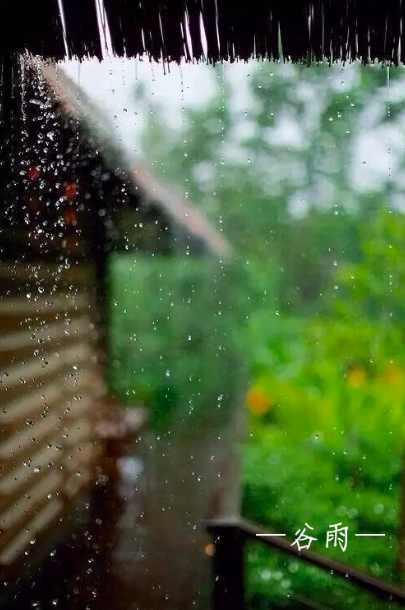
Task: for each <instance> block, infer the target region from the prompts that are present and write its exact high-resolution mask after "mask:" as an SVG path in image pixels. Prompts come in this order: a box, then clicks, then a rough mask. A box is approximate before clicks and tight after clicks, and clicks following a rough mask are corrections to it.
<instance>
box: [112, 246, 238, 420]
mask: <svg viewBox="0 0 405 610" xmlns="http://www.w3.org/2000/svg"><path fill="white" fill-rule="evenodd" d="M234 283H235V271H234V270H233V269H231V268H229V267H226V266H224V265H221V264H219V263H217V262H216V261H210V260H209V259H207V258H205V257H201V258H193V259H192V258H191V257H190V258H187V257H179V256H175V257H167V258H164V257H151V258H146V257H142V256H140V257H137V258H134V256H133V255H130V254H128V255H119V256H116V257H114V258H112V260H111V263H110V284H111V292H112V294H113V295H114V303H113V306H112V310H111V316H110V345H111V355H112V368H111V371H110V378H111V386H112V390H113V391H114V392H115V393H116V394H118V395H120V396H121V397H123V398H124V400H125V402H126V403H127V404H131V403H133V402H134V401H135V402H138V403H139V402H141V403H142V404H144V405H146V406H148V407H149V408H150V410H151V419H152V425H153V427H154V428H156V429H158V430H160V431H161V432H162V431H166V432H167V430H168V429H171V428H176V429H177V428H179V427H187V426H193V425H194V426H195V423H196V421H198V422H199V424H200V425H202V426H204V425H207V426H208V425H210V426H215V425H224V423H226V421H227V419H228V417H229V411H230V409H231V408H232V407H235V405H236V404H237V403H238V402H239V403H240V399H241V391H242V392H243V391H244V381H243V379H244V376H243V366H242V362H241V358H240V351H239V348H238V343H237V340H236V338H235V331H236V329H237V328H238V327H239V326H240V318H239V319H238V315H239V316H240V313H238V312H240V311H241V307H240V306H239V304H238V302H235V299H234V296H232V295H233V294H234V293H233V291H232V285H233V284H234ZM230 297H231V299H232V300H231V301H230Z"/></svg>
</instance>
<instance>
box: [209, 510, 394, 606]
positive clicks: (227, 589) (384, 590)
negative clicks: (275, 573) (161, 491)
mask: <svg viewBox="0 0 405 610" xmlns="http://www.w3.org/2000/svg"><path fill="white" fill-rule="evenodd" d="M207 530H208V532H209V533H210V534H211V535H212V537H213V542H214V545H215V553H214V556H213V604H212V607H213V610H223V608H232V609H233V610H242V609H243V608H245V595H244V545H245V542H246V541H254V542H256V543H257V544H261V545H263V546H267V547H268V548H269V549H273V550H277V551H281V552H282V553H285V554H287V555H291V556H293V557H295V558H296V559H298V560H301V561H303V562H305V563H308V564H311V565H313V566H316V567H318V568H320V569H321V570H324V571H325V572H328V573H329V574H331V575H332V576H334V577H340V578H343V579H344V580H345V581H346V582H350V583H352V584H353V585H356V586H357V587H359V588H360V589H362V590H364V591H368V592H370V593H371V594H372V595H374V597H375V598H378V599H381V600H386V601H390V602H395V603H397V604H400V605H404V606H405V591H404V590H402V589H399V588H398V587H395V586H393V585H390V584H388V583H386V582H384V581H383V580H380V579H379V578H374V577H373V576H370V575H369V574H367V573H365V572H361V571H360V570H357V569H356V568H353V567H351V566H348V565H345V564H343V563H340V562H338V561H335V560H334V559H330V558H328V557H325V556H324V555H320V554H319V553H315V552H313V551H310V550H301V551H299V550H298V549H297V548H296V547H295V546H291V543H290V541H288V540H286V539H285V538H278V537H275V536H269V537H266V536H263V534H270V533H271V532H269V531H266V530H265V529H263V528H262V527H260V526H258V525H256V524H254V523H251V522H250V521H247V520H245V519H242V518H240V517H235V518H218V519H213V520H211V521H209V522H208V524H207Z"/></svg>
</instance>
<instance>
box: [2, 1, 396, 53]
mask: <svg viewBox="0 0 405 610" xmlns="http://www.w3.org/2000/svg"><path fill="white" fill-rule="evenodd" d="M404 14H405V3H403V2H402V0H390V1H387V2H383V1H382V0H376V1H374V2H366V1H364V0H253V1H252V2H246V1H240V2H235V0H232V1H230V0H170V1H165V2H163V1H162V0H138V1H134V0H99V1H97V2H96V1H95V0H41V2H33V1H32V0H15V1H14V2H11V3H7V8H5V7H3V14H2V18H1V20H0V55H7V54H10V53H12V52H14V51H17V52H24V51H28V52H29V53H32V54H34V55H40V56H42V57H46V58H52V59H54V60H55V59H62V58H64V57H66V55H68V56H70V57H74V56H76V57H78V58H80V59H82V58H85V57H89V56H90V57H98V58H100V59H101V58H102V57H103V48H105V46H106V43H107V42H108V46H109V47H110V48H111V50H112V52H113V53H114V54H116V55H118V56H121V57H124V56H127V57H136V56H138V55H143V54H144V53H146V54H147V55H149V56H150V57H151V58H154V59H156V60H160V59H164V60H172V61H179V60H180V59H182V58H185V59H186V60H201V59H204V60H209V61H219V60H221V59H229V60H234V59H238V58H239V59H242V60H247V59H249V58H251V57H262V58H263V57H270V58H273V59H276V60H277V59H281V58H285V59H291V60H293V61H304V62H312V61H319V60H323V59H325V58H326V59H327V60H332V61H334V60H337V59H342V60H345V61H346V60H354V59H361V60H362V61H365V62H367V61H370V60H375V59H377V60H380V61H381V60H383V61H389V62H394V63H399V62H402V61H403V60H404V55H405V41H404V35H405V33H404V28H403V18H404Z"/></svg>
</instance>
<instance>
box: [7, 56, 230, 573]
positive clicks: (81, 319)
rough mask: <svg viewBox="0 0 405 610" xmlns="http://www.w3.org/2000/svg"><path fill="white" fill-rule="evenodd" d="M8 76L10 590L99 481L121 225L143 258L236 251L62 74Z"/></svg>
mask: <svg viewBox="0 0 405 610" xmlns="http://www.w3.org/2000/svg"><path fill="white" fill-rule="evenodd" d="M8 68H9V71H8V72H6V71H4V72H3V89H2V92H3V100H2V101H3V103H2V106H1V129H2V136H3V143H2V154H1V160H0V171H1V177H2V182H1V190H2V192H1V219H0V295H1V296H0V404H1V411H0V435H1V444H0V469H1V470H0V472H1V474H0V532H1V533H0V572H1V573H2V574H3V580H8V579H9V578H15V575H16V574H17V575H21V571H22V566H25V567H26V566H27V561H28V564H29V565H31V564H32V563H33V562H34V561H36V560H37V558H38V557H37V556H40V555H41V553H43V552H44V551H43V548H46V549H49V545H52V544H54V542H55V540H57V539H58V536H59V535H60V531H61V530H63V528H65V529H66V526H67V525H68V524H69V523H70V524H71V522H72V521H75V520H76V521H77V520H79V521H80V519H82V518H83V517H82V516H81V515H82V512H81V511H80V510H79V508H80V506H83V504H85V502H86V499H87V498H88V493H89V490H91V489H92V487H93V486H94V485H95V482H96V480H97V476H98V474H99V465H100V462H101V460H102V456H103V452H104V451H105V443H103V440H102V438H100V434H99V430H100V429H101V427H102V426H101V424H102V423H103V421H104V422H105V420H106V418H107V420H108V418H110V419H111V417H113V416H114V417H115V416H116V411H114V410H113V411H112V410H111V406H109V404H110V403H109V402H108V400H107V396H106V394H107V390H106V383H105V367H106V363H105V359H106V350H107V349H108V345H107V343H108V342H107V337H106V333H105V320H106V289H105V288H106V279H105V265H106V257H107V256H108V253H109V251H110V250H111V249H113V248H114V244H115V245H117V244H118V245H119V244H121V247H122V246H123V245H124V247H125V244H123V240H122V239H121V241H120V240H119V239H117V237H118V238H119V235H117V226H118V225H117V223H116V222H115V220H116V217H117V215H118V216H119V215H120V213H122V214H124V215H125V210H127V211H128V210H132V211H133V212H132V214H135V216H136V219H137V222H138V226H139V227H140V229H139V231H138V233H135V244H133V247H134V248H136V249H137V250H141V251H144V252H149V254H150V253H154V252H160V253H162V254H165V253H168V252H170V251H172V250H173V249H175V250H176V249H177V250H178V251H184V252H187V253H193V252H196V253H201V252H208V253H210V254H211V255H214V256H215V257H219V258H224V257H226V256H227V255H228V254H229V246H228V245H227V243H226V241H225V240H224V239H223V237H222V235H221V234H220V233H218V232H217V231H216V230H214V228H213V227H211V226H210V225H209V224H208V222H207V221H206V220H205V219H204V217H203V216H202V215H201V214H200V213H199V212H198V211H197V210H196V209H195V208H193V207H192V206H191V205H190V204H189V203H187V202H185V201H182V200H181V199H180V198H178V197H176V196H173V195H172V194H171V193H170V192H169V191H168V190H166V189H164V188H163V187H162V186H161V185H160V184H159V183H158V182H157V181H156V180H155V179H154V178H153V177H152V175H151V174H150V172H149V170H148V168H147V167H146V166H145V165H141V164H139V163H136V162H135V161H132V160H131V159H128V158H127V157H126V156H125V154H124V153H123V152H122V150H121V148H120V146H119V144H118V143H115V142H114V135H113V134H114V129H113V128H110V127H109V126H108V120H107V119H106V118H105V117H103V116H102V115H101V114H100V111H98V109H97V108H96V107H95V106H94V105H92V103H91V102H90V101H89V100H88V98H87V97H86V96H85V94H84V93H83V92H82V91H81V90H80V89H78V88H77V86H76V85H75V84H74V83H73V82H72V81H71V80H70V79H69V78H67V77H66V75H64V73H63V71H62V70H61V69H58V68H57V67H56V66H55V65H53V64H45V63H42V62H39V61H33V60H28V59H27V58H23V57H22V58H19V59H18V60H15V61H14V63H10V64H9V66H8ZM132 219H133V217H132ZM118 224H119V223H118ZM42 542H44V543H46V544H45V546H44V545H43V544H42ZM41 549H42V550H41ZM27 557H28V559H27Z"/></svg>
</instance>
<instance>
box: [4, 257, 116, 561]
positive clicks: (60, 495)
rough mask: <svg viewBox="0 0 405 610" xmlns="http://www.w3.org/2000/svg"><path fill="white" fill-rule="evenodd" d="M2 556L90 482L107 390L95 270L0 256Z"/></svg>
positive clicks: (14, 551) (22, 544)
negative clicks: (99, 406)
mask: <svg viewBox="0 0 405 610" xmlns="http://www.w3.org/2000/svg"><path fill="white" fill-rule="evenodd" d="M0 294H1V297H0V440H1V442H0V531H1V535H0V565H10V564H12V563H13V562H14V561H16V560H17V559H18V558H19V556H21V555H22V554H23V553H24V552H25V551H26V550H27V549H28V548H29V547H30V544H32V540H34V541H35V538H36V535H37V534H38V532H40V531H41V530H43V529H44V528H46V527H47V526H48V525H49V524H50V523H51V522H53V521H55V520H57V519H58V518H59V517H60V516H61V515H62V514H63V513H64V511H65V509H66V505H67V504H69V503H71V502H72V501H73V500H74V499H75V497H76V496H77V495H78V494H80V491H81V490H82V489H83V488H84V487H86V486H88V485H89V483H90V482H91V479H92V477H93V476H94V467H95V465H96V463H97V460H98V458H99V453H100V451H101V448H100V444H99V442H98V441H97V438H96V432H95V424H96V421H97V401H98V400H99V399H100V398H101V397H102V396H103V394H104V384H103V379H102V371H101V369H100V365H99V364H98V354H97V342H96V341H97V333H96V327H95V323H94V312H95V302H94V300H95V299H94V297H95V288H94V270H93V269H92V268H91V267H89V266H85V265H84V264H81V265H78V266H76V267H71V268H65V267H64V265H57V264H55V263H54V264H51V263H49V262H36V263H28V264H27V263H14V264H13V263H10V262H6V263H3V264H0Z"/></svg>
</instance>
